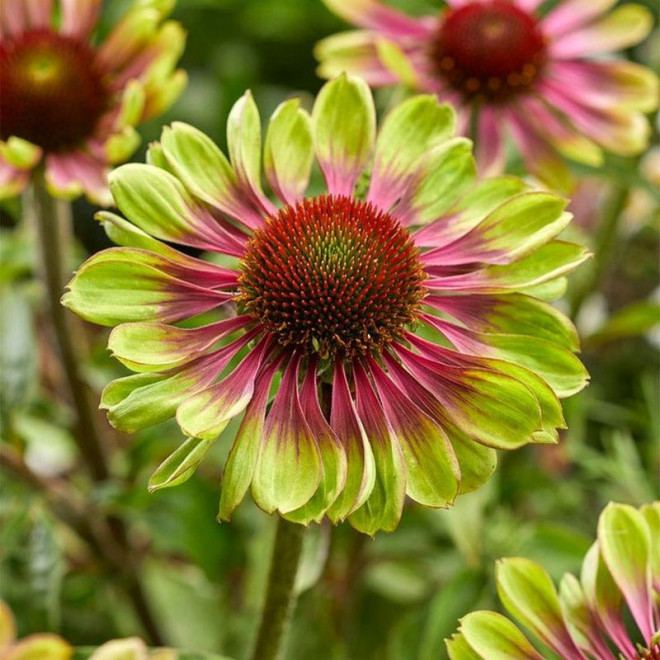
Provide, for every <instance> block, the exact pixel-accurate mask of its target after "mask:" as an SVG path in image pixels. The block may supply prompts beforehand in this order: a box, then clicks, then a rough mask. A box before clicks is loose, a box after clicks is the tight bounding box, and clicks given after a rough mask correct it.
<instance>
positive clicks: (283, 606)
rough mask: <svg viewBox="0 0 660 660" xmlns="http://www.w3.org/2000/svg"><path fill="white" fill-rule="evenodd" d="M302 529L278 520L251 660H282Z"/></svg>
mask: <svg viewBox="0 0 660 660" xmlns="http://www.w3.org/2000/svg"><path fill="white" fill-rule="evenodd" d="M304 532H305V528H304V527H303V526H302V525H296V524H294V523H290V522H288V521H286V520H284V518H278V522H277V533H276V535H275V545H274V547H273V558H272V562H271V566H270V574H269V576H268V591H267V593H266V601H265V603H264V609H263V612H262V614H261V624H260V626H259V634H258V636H257V643H256V645H255V648H254V652H253V654H252V660H277V659H278V658H280V657H281V654H282V652H283V649H284V643H285V639H286V635H287V632H288V628H289V623H290V620H291V615H292V614H293V608H294V605H295V601H296V594H295V590H294V587H295V584H296V575H297V573H298V563H299V561H300V555H301V552H302V546H303V537H304Z"/></svg>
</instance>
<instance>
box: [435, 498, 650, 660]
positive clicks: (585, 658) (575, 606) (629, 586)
mask: <svg viewBox="0 0 660 660" xmlns="http://www.w3.org/2000/svg"><path fill="white" fill-rule="evenodd" d="M497 591H498V593H499V596H500V600H501V601H502V603H503V605H504V607H505V608H506V610H507V611H508V612H509V613H510V614H511V616H513V617H514V618H515V619H516V620H517V621H518V623H519V624H521V625H522V626H524V630H527V631H529V632H531V633H533V635H534V637H535V638H536V639H538V640H539V641H540V642H541V644H542V646H543V650H544V651H545V650H549V651H551V652H552V653H553V654H557V656H558V657H560V658H571V660H573V659H575V660H618V659H623V658H625V660H658V659H659V658H660V607H659V603H660V502H653V503H652V504H647V505H645V506H643V507H641V508H640V509H635V508H633V507H631V506H628V505H625V504H614V503H610V504H609V505H608V506H607V507H606V508H605V510H604V511H603V512H602V513H601V516H600V519H599V521H598V540H597V541H596V543H594V545H592V546H591V549H590V550H589V552H588V553H587V554H586V556H585V558H584V561H583V563H582V572H581V574H580V579H579V580H578V579H577V578H576V577H575V576H573V575H571V574H569V573H567V574H565V575H564V577H563V578H562V580H561V583H560V585H559V592H557V590H556V589H555V586H554V585H553V583H552V580H551V579H550V576H549V575H548V574H547V573H546V572H545V570H544V569H543V568H542V567H541V566H539V565H538V564H535V563H534V562H533V561H530V560H529V559H524V558H522V557H516V558H510V559H503V560H501V561H500V562H499V563H498V566H497ZM446 643H447V649H448V651H449V657H450V658H451V660H517V659H518V658H520V660H523V659H529V660H543V658H544V657H548V656H545V655H541V654H540V653H538V651H536V649H535V648H534V647H533V646H532V644H531V643H530V642H529V641H528V639H527V638H526V637H525V635H524V634H523V632H522V630H521V629H519V628H518V627H517V626H516V625H515V624H514V623H513V622H512V621H510V620H509V619H507V618H506V617H505V616H503V615H502V614H497V613H495V612H485V611H482V612H472V613H471V614H468V615H467V616H465V617H464V618H463V619H461V627H460V630H459V633H457V634H455V635H454V636H453V637H452V639H450V640H447V642H446ZM553 657H554V655H553Z"/></svg>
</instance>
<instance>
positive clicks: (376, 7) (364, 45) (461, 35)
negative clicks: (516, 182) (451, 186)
mask: <svg viewBox="0 0 660 660" xmlns="http://www.w3.org/2000/svg"><path fill="white" fill-rule="evenodd" d="M324 2H325V4H326V5H328V7H329V8H330V9H331V10H333V11H334V12H335V13H337V14H338V15H339V16H341V17H342V18H344V19H346V20H347V21H348V22H349V23H352V24H353V25H356V26H358V27H359V28H361V29H360V30H357V31H352V32H345V33H341V34H337V35H333V36H331V37H328V38H326V39H324V40H322V41H321V42H319V44H318V45H317V48H316V55H317V57H318V59H319V61H320V67H319V73H320V75H321V76H323V77H327V78H332V77H333V76H336V75H337V74H338V73H340V72H342V71H348V72H349V73H354V74H356V75H360V76H363V77H364V79H365V80H366V81H367V82H368V83H369V84H370V85H371V86H372V87H382V86H386V85H394V84H397V83H402V84H404V85H406V86H407V87H410V88H412V89H414V90H416V91H421V92H431V93H433V94H436V95H437V96H438V97H439V98H440V99H441V100H443V101H449V102H451V103H452V104H453V105H454V106H455V107H457V108H458V115H459V126H460V127H461V131H462V132H463V133H464V134H466V135H470V136H471V137H474V138H476V143H477V161H478V162H479V166H480V169H481V170H482V171H486V172H490V173H495V172H497V171H499V170H501V169H503V167H504V165H505V156H506V151H505V148H506V140H507V138H509V137H511V138H513V140H514V142H515V143H516V145H517V147H518V150H519V151H520V154H521V156H522V158H523V159H524V161H525V165H526V169H527V171H529V172H530V173H532V174H534V175H535V176H537V177H539V178H540V179H541V180H542V181H543V182H544V183H546V184H548V185H550V186H551V187H553V188H556V189H560V190H567V189H570V186H571V178H570V175H569V170H568V168H567V166H566V163H565V161H564V157H566V158H569V159H572V160H576V161H578V162H581V163H585V164H587V165H591V166H596V167H597V166H599V165H601V164H602V161H603V152H604V151H610V152H613V153H616V154H620V155H622V156H629V155H634V154H638V153H640V152H642V151H643V150H644V149H645V148H646V146H647V144H648V141H649V137H650V133H651V131H650V127H649V123H648V121H647V120H646V118H645V117H644V113H647V112H651V111H653V110H654V109H655V108H657V106H658V79H657V76H656V75H655V74H654V73H653V71H651V70H650V69H647V68H645V67H643V66H640V65H638V64H634V63H632V62H627V61H625V60H622V59H616V58H614V57H613V56H612V55H613V53H614V52H616V51H618V50H621V49H624V48H627V47H629V46H633V45H635V44H637V43H639V42H640V41H641V40H642V39H644V37H646V36H647V35H648V33H649V32H650V31H651V29H652V27H653V19H652V16H651V13H650V12H649V10H648V9H646V8H645V7H642V6H640V5H635V4H628V3H626V4H625V5H622V6H620V7H617V8H615V9H614V10H613V11H611V12H610V13H607V12H608V10H609V9H610V7H611V6H612V5H613V4H614V3H613V2H610V1H605V2H601V1H599V0H559V2H554V3H543V2H541V0H447V2H446V5H447V7H445V8H444V9H443V10H442V11H441V12H440V13H439V14H435V15H430V16H420V17H413V16H407V15H406V14H405V13H403V12H401V11H399V10H397V9H394V8H393V7H390V6H388V2H387V0H324ZM548 5H549V6H550V9H549V10H548V11H547V12H546V11H545V8H546V7H548ZM472 133H474V135H472Z"/></svg>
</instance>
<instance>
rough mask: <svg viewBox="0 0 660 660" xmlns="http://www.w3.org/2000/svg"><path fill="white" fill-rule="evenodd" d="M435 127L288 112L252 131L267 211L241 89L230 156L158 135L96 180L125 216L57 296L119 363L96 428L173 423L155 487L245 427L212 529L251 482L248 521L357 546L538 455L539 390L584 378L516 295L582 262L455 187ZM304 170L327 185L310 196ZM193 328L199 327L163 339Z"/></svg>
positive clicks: (537, 304)
mask: <svg viewBox="0 0 660 660" xmlns="http://www.w3.org/2000/svg"><path fill="white" fill-rule="evenodd" d="M454 130H455V119H454V114H453V112H452V110H451V109H450V108H449V107H448V106H446V105H438V103H437V101H436V99H435V98H434V97H432V96H420V97H417V98H415V99H411V100H409V101H407V102H405V103H403V104H401V105H400V106H399V107H398V108H396V109H394V110H393V111H392V112H391V113H390V114H389V115H388V117H387V118H386V120H385V121H384V123H383V125H382V126H381V129H380V132H379V134H378V136H376V120H375V109H374V105H373V100H372V98H371V95H370V93H369V90H368V87H367V86H366V84H365V83H364V82H363V81H361V80H360V79H357V78H347V77H344V76H343V77H340V78H338V79H337V80H335V81H333V82H331V83H328V84H327V85H326V86H325V87H324V88H323V90H322V91H321V92H320V94H319V95H318V97H317V99H316V102H315V104H314V109H313V111H312V114H311V117H310V116H309V115H308V114H307V113H306V112H305V111H304V110H303V109H302V108H300V106H299V101H298V100H297V99H292V100H290V101H287V102H285V103H283V104H282V105H280V106H279V108H278V109H277V110H276V111H275V113H274V115H273V116H272V118H271V120H270V122H269V125H268V130H267V133H266V138H265V144H264V149H263V166H264V170H265V174H266V179H267V181H268V183H269V185H270V188H271V190H272V191H273V193H274V194H275V196H276V197H277V199H278V202H280V203H281V204H282V205H283V206H282V207H278V206H277V205H276V204H275V203H274V202H273V201H272V200H271V198H270V197H268V196H267V195H266V194H265V193H264V191H263V188H262V184H261V173H260V172H261V162H262V150H261V135H260V119H259V114H258V111H257V107H256V105H255V103H254V101H253V100H252V97H251V95H250V94H249V93H246V94H245V95H244V96H243V97H242V98H241V99H240V100H239V101H238V102H237V103H236V105H235V106H234V109H233V110H232V113H231V114H230V117H229V121H228V133H227V138H228V145H229V154H230V160H227V159H226V158H225V156H224V155H223V154H222V152H221V151H220V150H219V149H218V148H217V147H216V146H215V145H214V144H213V143H212V142H211V141H210V140H209V139H208V138H207V137H206V136H205V135H203V134H201V133H200V132H199V131H197V130H195V129H194V128H192V127H190V126H187V125H183V124H174V125H173V126H172V127H171V128H168V129H165V131H164V132H163V136H162V138H161V142H160V143H157V144H154V145H152V146H151V147H150V150H149V156H148V158H149V162H150V164H149V165H127V166H124V167H122V168H119V169H118V170H117V171H115V172H114V173H113V174H112V176H111V189H112V192H113V195H114V198H115V201H116V203H117V206H118V207H119V209H120V210H121V211H122V212H123V213H124V214H125V215H126V216H127V218H128V219H129V220H130V222H127V221H126V220H124V219H122V218H120V217H118V216H116V215H113V214H109V213H103V214H101V216H100V219H101V220H102V222H103V223H104V225H105V226H106V229H107V231H108V233H109V235H110V236H111V238H112V239H113V240H114V241H115V242H117V243H119V244H120V245H122V246H123V247H121V248H116V249H110V250H106V251H105V252H102V253H100V254H98V255H96V256H94V257H92V258H91V259H90V260H88V261H87V263H86V264H84V265H83V266H82V267H81V268H80V270H79V271H78V273H77V274H76V276H75V278H74V280H73V281H72V282H71V284H70V291H69V292H68V293H67V294H66V296H65V298H64V303H65V304H66V305H67V306H69V307H70V308H72V309H73V310H74V311H76V312H77V313H78V314H79V315H81V316H82V317H83V318H85V319H88V320H90V321H93V322H95V323H101V324H105V325H111V326H114V325H117V326H118V327H117V328H116V329H115V330H114V331H113V333H112V334H111V337H110V341H109V347H110V349H111V350H112V352H113V354H114V355H115V356H116V357H117V358H119V359H120V360H121V361H122V362H123V363H124V364H125V365H127V366H128V367H129V368H130V369H132V370H133V371H136V372H137V373H136V374H135V375H133V376H129V377H127V378H123V379H120V380H118V381H115V382H114V383H111V384H110V385H109V386H108V387H107V388H106V390H105V392H104V395H103V399H102V406H103V407H104V408H106V409H107V410H108V414H109V418H110V420H111V422H112V423H113V424H114V425H115V426H117V427H118V428H120V429H122V430H125V431H135V430H137V429H140V428H143V427H145V426H148V425H151V424H154V423H156V422H159V421H162V420H165V419H167V418H169V417H172V416H173V415H175V414H176V418H177V421H178V423H179V425H180V426H181V428H182V430H183V431H184V433H185V434H186V435H187V436H188V440H186V442H185V444H184V445H183V446H182V447H180V448H179V449H178V450H177V451H176V452H175V453H174V454H173V455H172V456H170V457H169V458H168V459H167V460H166V461H165V462H164V463H163V464H162V465H161V466H160V468H158V470H157V471H156V473H155V474H154V476H153V477H152V480H151V482H150V485H151V488H152V489H155V488H161V487H163V486H168V485H174V484H176V483H180V482H181V481H183V480H185V479H186V478H188V477H189V476H190V474H191V473H192V471H193V470H194V469H195V467H196V466H197V465H198V464H199V462H200V461H201V460H202V458H203V457H204V455H205V454H206V453H207V451H208V450H209V448H210V446H211V445H212V443H213V441H214V440H215V439H216V437H217V436H218V435H219V434H220V433H221V432H222V431H223V430H224V429H225V427H226V426H227V425H228V424H229V422H230V421H231V420H232V418H234V417H236V416H237V415H239V414H241V413H242V412H245V415H244V417H243V420H242V422H241V425H240V427H239V428H238V431H237V434H236V438H235V440H234V445H233V448H232V450H231V452H230V454H229V458H228V460H227V464H226V467H225V474H224V480H223V488H222V500H221V504H220V516H221V518H223V519H226V518H228V517H229V516H230V515H231V512H232V511H233V510H234V508H235V507H236V506H237V505H238V504H239V502H240V501H241V499H242V498H243V496H244V494H245V493H246V491H247V490H248V488H249V487H250V486H251V487H252V494H253V497H254V499H255V501H256V502H257V504H258V505H259V506H261V507H262V508H263V509H264V510H266V511H268V512H273V511H277V512H279V513H280V514H281V515H283V516H285V517H287V518H289V519H291V520H293V521H298V522H303V523H308V522H309V521H311V520H320V519H321V518H322V517H323V516H325V515H327V516H328V517H329V518H330V519H331V520H332V521H333V522H338V521H340V520H343V519H345V518H348V519H349V520H350V522H351V523H352V524H353V525H354V526H355V527H356V528H358V529H360V530H361V531H365V532H368V533H374V532H375V531H377V530H378V529H386V530H392V529H394V528H395V527H396V525H397V524H398V521H399V518H400V515H401V510H402V506H403V502H404V497H405V495H406V494H407V495H408V496H409V497H411V498H412V499H413V500H416V501H417V502H420V503H422V504H425V505H428V506H432V507H441V506H447V505H449V504H450V503H451V502H452V501H453V500H454V499H455V497H456V496H457V495H458V494H460V493H462V492H467V491H470V490H473V489H475V488H477V487H478V486H479V485H480V484H482V483H483V482H484V481H485V480H486V479H487V478H488V477H489V476H490V474H491V473H492V471H493V470H494V468H495V460H496V452H495V450H496V449H513V448H516V447H519V446H521V445H523V444H526V443H530V442H533V443H554V442H556V441H557V430H556V429H557V428H560V427H563V425H564V420H563V416H562V412H561V406H560V404H559V400H558V396H559V397H563V396H569V395H571V394H573V393H575V392H577V391H579V390H580V389H581V388H582V387H583V386H584V385H585V382H586V372H585V370H584V368H583V367H582V365H581V364H580V362H579V361H578V360H577V359H576V358H575V356H574V355H573V353H572V351H574V350H576V349H577V337H576V334H575V331H574V329H573V327H572V326H571V324H570V323H569V322H568V320H567V319H565V318H564V317H563V316H562V315H560V314H559V313H558V312H557V311H555V310H554V309H553V308H552V307H551V306H549V305H548V304H547V303H544V302H542V301H541V300H539V299H538V298H537V297H535V296H536V295H543V296H544V297H554V296H556V295H559V294H560V293H561V291H562V290H563V284H564V281H563V277H562V276H563V275H564V274H565V273H567V272H568V271H570V270H571V269H573V268H574V267H575V266H576V265H577V264H579V263H580V262H582V261H583V260H584V259H585V257H586V254H585V251H584V250H583V249H581V248H579V247H577V246H574V245H571V244H567V243H564V242H562V241H558V240H555V238H554V237H555V236H556V235H557V234H558V233H559V232H560V231H561V230H562V229H563V228H564V227H565V226H566V224H567V223H568V222H569V220H570V214H567V213H565V212H564V210H563V209H564V206H565V204H566V202H565V200H562V199H560V198H558V197H556V196H554V195H551V194H548V193H544V192H538V191H532V190H530V189H529V188H528V187H527V186H526V185H525V184H524V183H523V182H521V181H519V180H517V179H512V178H501V179H492V180H485V181H481V182H479V183H477V182H475V167H474V163H473V160H472V156H471V150H470V144H469V141H467V140H465V139H464V138H454V137H452V136H453V134H454ZM314 162H316V163H317V164H318V166H319V167H320V169H321V171H322V173H323V176H324V178H325V182H326V192H325V193H324V194H318V193H316V194H315V193H314V192H311V193H309V192H308V182H309V176H310V171H311V168H312V166H313V164H314ZM367 171H369V172H370V174H369V176H368V177H367V179H368V185H367V184H366V183H365V179H364V177H365V172H367ZM365 189H366V193H365V192H364V191H365ZM361 191H362V192H361ZM319 192H322V191H319ZM306 194H310V196H309V197H306ZM365 195H366V196H365ZM162 241H167V242H173V243H181V244H184V245H188V246H191V247H195V248H200V249H202V250H208V251H210V252H212V253H215V254H216V255H222V258H221V263H222V264H223V265H217V264H214V263H209V262H205V261H201V260H199V259H195V258H192V257H188V256H185V255H184V254H182V253H180V252H177V251H176V250H174V249H173V248H171V247H169V246H168V245H166V244H165V243H163V242H162ZM217 310H224V311H225V318H223V319H221V320H217V316H216V317H214V316H213V315H211V316H210V317H209V316H208V314H209V313H211V312H217ZM192 317H199V318H200V319H201V320H202V322H204V321H207V322H208V321H211V322H210V323H207V324H206V325H199V324H198V323H195V324H194V325H195V326H196V327H181V326H179V325H176V323H177V322H179V321H184V320H186V319H190V318H192ZM186 325H187V326H189V325H190V324H189V323H187V324H186ZM278 374H281V380H280V379H279V376H278ZM274 379H276V380H278V381H279V383H278V385H277V388H276V394H275V398H274V400H273V402H272V405H271V406H270V409H268V407H267V406H268V402H269V393H270V391H271V383H272V382H273V380H274Z"/></svg>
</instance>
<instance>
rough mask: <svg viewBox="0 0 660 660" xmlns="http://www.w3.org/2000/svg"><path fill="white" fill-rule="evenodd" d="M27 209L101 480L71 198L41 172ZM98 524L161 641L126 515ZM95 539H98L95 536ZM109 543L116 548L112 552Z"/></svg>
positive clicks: (56, 331)
mask: <svg viewBox="0 0 660 660" xmlns="http://www.w3.org/2000/svg"><path fill="white" fill-rule="evenodd" d="M24 209H25V212H26V214H28V216H29V221H30V222H31V223H32V225H33V226H34V228H35V230H36V234H37V243H38V248H37V249H38V250H39V271H40V272H39V274H40V276H41V279H42V280H43V284H44V288H45V290H46V298H47V307H48V312H49V316H50V323H51V326H52V329H53V335H54V338H55V342H56V345H57V349H58V352H59V354H60V357H61V361H62V367H63V370H64V375H65V378H66V382H67V385H68V389H69V393H70V396H71V401H72V402H73V405H74V408H75V411H76V424H75V426H76V428H75V433H74V439H75V441H76V445H77V447H78V449H79V451H80V455H81V456H82V459H83V461H84V462H85V465H86V467H87V469H88V471H89V474H90V476H91V477H92V479H94V480H95V481H97V482H102V481H106V480H108V479H110V477H111V474H110V469H109V467H108V461H107V457H106V453H105V450H104V447H103V444H102V442H101V434H100V432H99V427H98V422H97V418H96V410H95V409H94V406H93V404H92V399H91V396H90V391H89V388H88V386H87V383H86V382H85V380H84V378H83V376H82V373H81V371H80V366H79V365H80V364H81V361H80V357H81V356H80V353H81V350H80V348H81V346H82V345H83V341H82V340H83V338H82V337H81V334H80V331H81V330H82V328H81V326H80V325H79V324H78V323H76V321H77V319H75V317H73V316H72V315H71V313H70V312H69V311H68V310H67V309H65V308H64V307H63V306H62V305H61V304H60V298H61V296H62V294H63V292H64V287H65V286H66V284H67V282H68V280H69V279H70V277H71V271H70V269H69V263H70V260H69V250H70V246H71V243H72V237H73V223H72V217H71V206H70V205H69V203H68V202H64V201H62V200H56V199H54V198H53V197H51V196H50V195H49V194H48V190H47V189H46V183H45V180H44V177H43V173H42V172H37V173H35V175H34V177H33V179H32V185H31V186H30V187H29V189H28V191H27V194H26V198H25V206H24ZM96 526H97V527H98V526H103V527H104V528H105V529H106V530H107V532H108V534H107V535H106V537H105V539H101V541H100V542H97V543H93V542H92V547H93V548H94V549H95V550H96V551H98V554H99V556H100V557H101V558H102V559H103V560H104V561H105V562H106V563H107V565H108V566H109V567H110V568H111V569H112V570H113V571H114V572H115V573H116V574H117V575H118V576H119V575H120V574H121V579H120V580H119V582H120V583H121V584H122V586H123V588H124V590H125V592H126V594H127V596H128V597H129V599H130V601H131V603H132V605H133V607H134V609H135V612H136V614H137V616H138V618H139V620H140V622H141V624H142V626H143V628H144V631H145V634H146V635H147V637H148V640H149V641H150V642H151V643H153V644H157V645H162V643H163V637H162V635H161V633H160V631H159V628H158V625H157V623H156V620H155V618H154V616H153V614H152V612H151V610H150V607H149V603H148V600H147V597H146V594H145V593H144V590H143V588H142V584H141V582H140V577H139V565H138V560H137V559H136V557H135V552H134V550H133V548H132V547H131V544H130V540H129V537H128V533H127V529H126V525H125V524H124V521H123V520H121V519H120V518H118V517H115V516H112V515H101V520H99V521H98V523H97V525H96ZM88 540H90V537H88ZM91 540H92V541H94V538H93V537H92V538H91ZM110 547H113V548H114V549H115V551H114V552H112V553H111V552H109V548H110Z"/></svg>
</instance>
